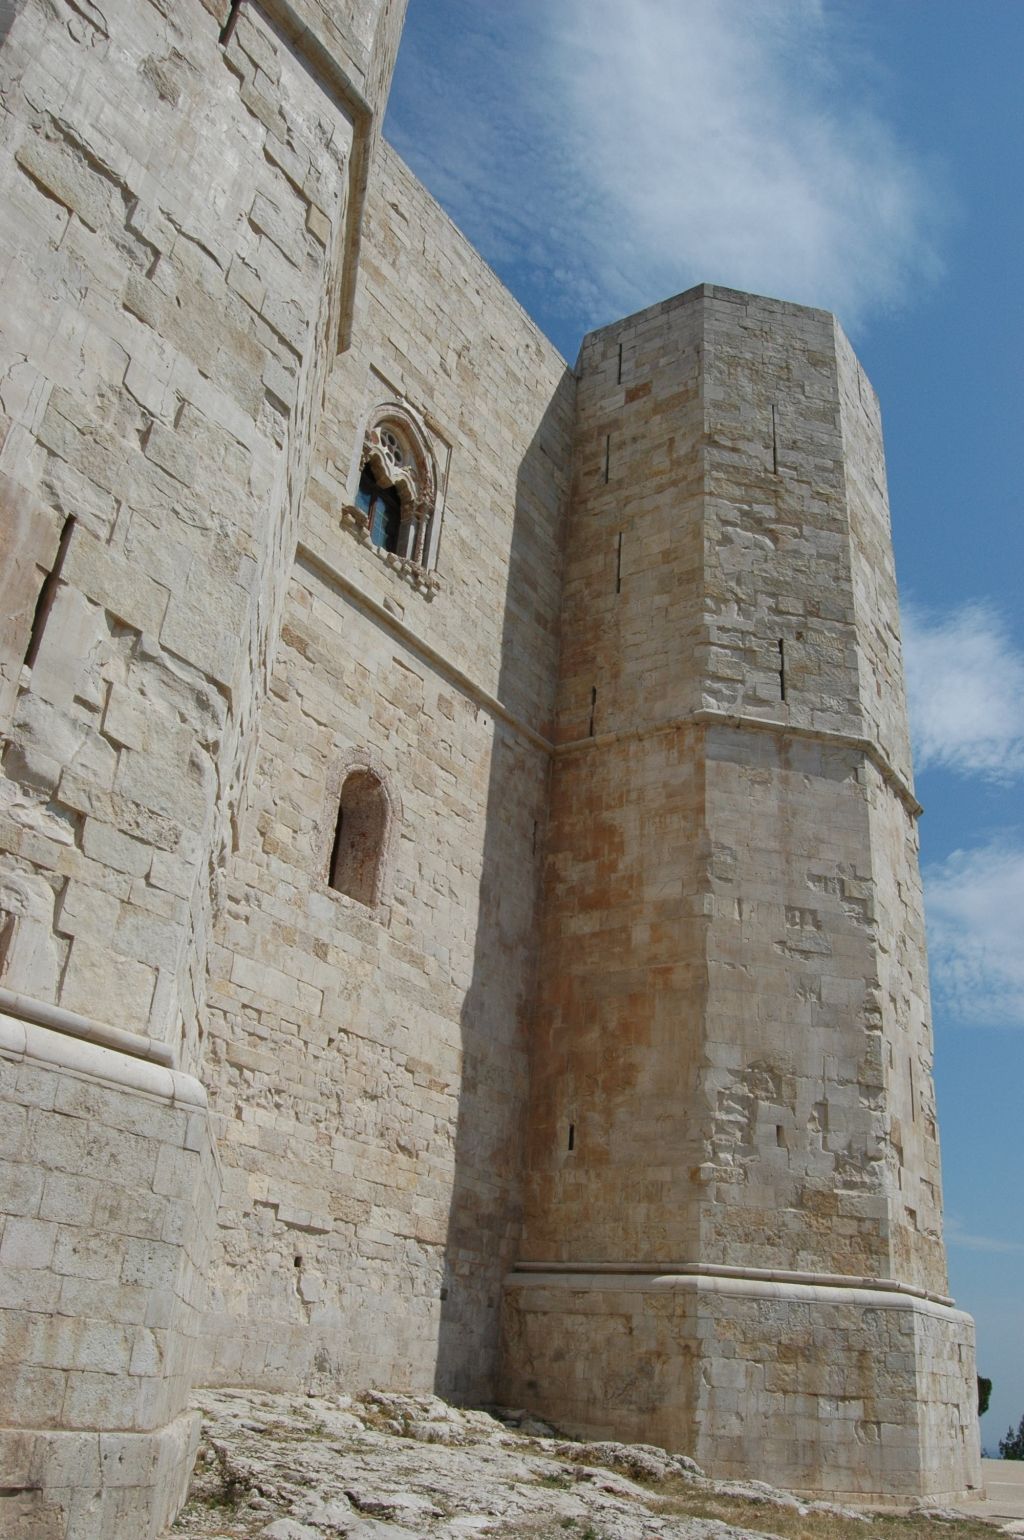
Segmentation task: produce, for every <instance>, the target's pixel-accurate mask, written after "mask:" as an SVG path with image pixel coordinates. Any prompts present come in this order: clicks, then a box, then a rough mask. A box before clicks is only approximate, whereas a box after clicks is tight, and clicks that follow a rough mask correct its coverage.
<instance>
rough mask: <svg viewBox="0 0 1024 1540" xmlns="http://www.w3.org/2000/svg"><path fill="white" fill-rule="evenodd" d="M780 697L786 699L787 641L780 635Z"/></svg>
mask: <svg viewBox="0 0 1024 1540" xmlns="http://www.w3.org/2000/svg"><path fill="white" fill-rule="evenodd" d="M779 697H780V699H781V700H785V699H786V643H785V641H784V639H783V638H782V637H781V636H780V637H779Z"/></svg>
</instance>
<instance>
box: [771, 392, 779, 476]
mask: <svg viewBox="0 0 1024 1540" xmlns="http://www.w3.org/2000/svg"><path fill="white" fill-rule="evenodd" d="M772 474H773V475H774V476H777V475H778V474H779V419H778V415H777V413H776V411H775V402H774V401H773V402H772Z"/></svg>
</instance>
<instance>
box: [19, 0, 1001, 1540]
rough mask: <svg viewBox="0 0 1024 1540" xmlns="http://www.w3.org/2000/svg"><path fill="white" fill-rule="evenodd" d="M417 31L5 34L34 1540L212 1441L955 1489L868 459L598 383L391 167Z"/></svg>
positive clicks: (29, 0)
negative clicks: (306, 1392) (221, 1426)
mask: <svg viewBox="0 0 1024 1540" xmlns="http://www.w3.org/2000/svg"><path fill="white" fill-rule="evenodd" d="M403 11H404V5H403V3H402V0H173V3H171V0H103V3H102V4H101V3H100V0H6V3H5V4H3V5H0V81H2V96H0V102H2V110H3V114H4V117H3V125H4V126H3V140H2V158H0V199H2V205H3V209H4V216H3V219H2V220H0V273H2V289H0V306H2V316H3V340H2V345H0V346H2V352H0V514H2V517H0V552H2V571H0V582H2V585H3V605H2V607H0V721H2V724H3V735H4V736H3V745H4V752H3V776H2V779H0V842H2V859H3V868H2V872H0V1107H2V1113H0V1160H2V1162H3V1166H2V1169H3V1178H2V1181H0V1214H2V1218H0V1225H2V1229H0V1270H2V1272H0V1346H2V1362H3V1366H4V1367H3V1373H2V1375H0V1470H2V1475H0V1527H2V1528H3V1532H4V1534H5V1535H8V1536H11V1537H15V1540H24V1537H28V1536H31V1537H32V1540H100V1537H102V1540H128V1537H131V1540H138V1537H140V1536H143V1535H145V1536H149V1537H153V1536H156V1535H157V1534H159V1533H160V1530H161V1528H162V1527H163V1526H164V1525H165V1524H166V1523H167V1522H168V1521H169V1520H170V1518H171V1517H172V1516H173V1514H174V1512H175V1510H176V1507H177V1505H178V1504H179V1503H180V1501H181V1498H182V1495H183V1492H184V1489H185V1485H186V1482H187V1479H188V1473H189V1469H190V1465H191V1461H192V1458H193V1454H194V1449H195V1440H196V1436H197V1416H196V1414H195V1413H194V1412H192V1411H190V1410H189V1394H190V1390H191V1387H192V1386H193V1385H196V1384H206V1385H209V1384H225V1385H231V1384H244V1385H255V1386H264V1387H268V1388H286V1389H291V1388H302V1387H313V1388H316V1389H326V1388H329V1387H345V1386H348V1387H350V1388H353V1387H365V1386H371V1385H377V1386H387V1387H392V1388H408V1389H413V1390H417V1391H424V1390H435V1389H436V1390H437V1391H438V1392H439V1393H441V1394H443V1395H446V1396H449V1397H452V1398H454V1399H457V1400H462V1401H481V1400H482V1401H489V1400H495V1399H501V1400H505V1401H506V1402H511V1403H514V1404H519V1405H529V1406H530V1407H531V1408H533V1409H534V1410H535V1411H537V1412H538V1413H540V1414H542V1415H545V1416H547V1417H549V1418H552V1419H554V1420H555V1421H556V1422H557V1423H559V1424H560V1425H562V1426H564V1427H565V1428H566V1429H567V1430H570V1431H574V1432H585V1433H587V1434H594V1435H599V1436H614V1437H619V1438H627V1439H637V1440H644V1441H648V1442H654V1443H659V1444H664V1445H666V1446H668V1447H670V1448H672V1449H676V1450H680V1451H684V1452H687V1453H690V1454H693V1455H694V1456H695V1457H696V1458H697V1459H698V1460H699V1461H700V1462H701V1463H702V1464H704V1465H705V1466H706V1467H707V1469H708V1470H709V1471H710V1472H712V1473H713V1474H716V1475H733V1474H749V1473H750V1472H751V1471H754V1470H756V1471H759V1472H763V1473H770V1475H771V1478H772V1479H773V1480H775V1481H777V1482H779V1483H781V1484H785V1485H789V1486H791V1487H793V1488H795V1489H798V1490H802V1491H806V1492H828V1493H841V1494H844V1495H846V1496H850V1497H853V1498H858V1497H859V1498H862V1499H878V1500H887V1499H900V1498H903V1499H907V1498H910V1497H912V1496H915V1495H926V1496H929V1497H931V1498H934V1499H943V1498H949V1497H954V1496H955V1495H956V1494H958V1493H961V1492H963V1491H964V1490H965V1489H966V1488H967V1487H969V1486H971V1485H976V1484H977V1483H978V1438H977V1425H976V1420H975V1414H974V1394H975V1381H974V1360H973V1328H972V1324H971V1322H970V1320H969V1318H968V1317H966V1316H965V1315H963V1314H961V1313H959V1312H958V1311H956V1310H955V1308H954V1307H953V1303H952V1301H951V1300H950V1299H948V1298H947V1297H946V1288H947V1285H946V1273H945V1257H944V1250H943V1244H942V1234H941V1192H940V1185H939V1156H938V1143H937V1131H936V1123H935V1108H934V1101H933V1094H932V1082H931V1073H930V1054H931V1047H930V1025H929V1016H928V989H927V973H926V963H925V953H924V935H923V923H922V910H921V892H920V881H919V875H918V862H917V840H916V832H915V820H916V816H917V814H918V812H919V808H918V805H917V803H916V802H915V799H914V793H913V787H912V779H911V768H910V757H909V747H908V739H907V728H906V720H905V710H904V698H903V686H902V673H901V663H900V648H899V627H898V611H897V599H896V589H895V582H894V574H893V565H892V555H891V547H890V539H889V525H888V510H887V503H886V492H885V476H884V464H883V457H882V447H881V433H880V425H879V416H878V408H877V403H876V400H875V397H874V394H873V392H872V390H871V387H870V385H869V384H868V382H867V380H866V378H865V376H864V374H863V372H862V371H861V369H860V367H859V365H858V363H857V361H856V359H855V357H854V356H853V353H852V351H851V349H850V347H849V345H848V343H847V341H846V339H845V338H844V336H843V334H842V332H841V330H840V329H839V327H838V326H837V324H836V323H835V321H834V320H833V318H832V317H831V316H829V315H827V314H825V313H823V312H821V311H816V310H807V309H802V308H799V307H797V306H795V305H790V304H784V303H780V302H777V301H773V300H767V299H761V298H756V297H753V296H751V295H747V294H740V293H737V292H734V291H731V290H725V289H720V288H715V287H711V286H701V287H698V288H695V289H692V290H690V291H689V292H688V293H686V294H682V295H680V296H678V297H676V298H674V299H671V300H668V301H666V302H665V303H664V304H660V305H656V306H654V307H653V308H651V309H649V310H646V311H644V312H643V313H641V314H639V315H635V316H632V317H630V318H628V319H625V320H623V321H621V322H618V323H616V324H615V325H613V326H609V327H607V328H605V329H603V330H602V331H599V332H597V333H595V334H593V335H591V336H589V337H587V338H586V339H585V341H584V343H583V347H582V351H581V353H580V358H579V362H578V365H577V367H576V369H575V370H574V369H570V368H568V367H567V366H566V364H565V362H564V361H563V360H562V359H561V358H560V357H559V356H558V354H557V353H556V352H555V350H554V349H553V348H552V347H551V346H550V344H549V343H548V342H547V341H546V340H545V339H544V337H543V336H541V335H540V334H539V333H538V331H537V329H536V327H535V326H534V325H533V324H532V323H531V321H530V320H529V318H528V317H527V316H526V315H525V314H524V313H523V312H522V310H521V309H520V307H519V306H518V305H517V304H516V302H515V301H514V300H513V299H512V298H511V296H510V295H509V294H508V293H507V292H506V291H505V290H504V289H503V287H502V286H501V284H500V283H499V282H498V280H497V279H496V277H495V276H494V274H493V273H492V272H490V270H489V269H488V268H487V267H486V266H485V264H484V263H483V262H482V260H481V259H480V257H479V256H478V255H477V254H476V253H475V252H474V251H473V250H472V249H471V248H470V247H469V246H468V245H467V243H466V242H465V241H464V239H463V238H462V237H461V236H460V234H459V233H458V231H457V230H455V229H454V228H453V226H452V225H451V223H450V222H449V220H448V219H447V217H446V216H445V215H444V214H443V213H442V211H441V210H440V209H439V208H438V206H437V205H436V204H435V203H434V202H433V201H432V199H431V198H430V197H429V196H428V194H427V193H426V192H425V191H424V189H423V188H422V187H421V186H420V185H419V184H418V183H417V182H416V181H415V179H414V178H413V177H412V176H411V175H410V174H409V172H408V171H407V169H406V168H405V167H404V166H403V165H402V164H401V162H400V161H399V160H398V159H397V157H396V156H395V155H394V154H393V153H392V152H391V151H390V150H389V149H388V147H387V145H386V144H385V143H383V142H382V141H381V139H380V133H379V125H380V120H381V116H382V112H383V107H384V103H385V100H386V95H387V88H388V82H389V79H390V74H391V69H392V65H393V61H394V56H395V52H396V49H397V46H398V40H399V36H400V32H401V26H402V21H403Z"/></svg>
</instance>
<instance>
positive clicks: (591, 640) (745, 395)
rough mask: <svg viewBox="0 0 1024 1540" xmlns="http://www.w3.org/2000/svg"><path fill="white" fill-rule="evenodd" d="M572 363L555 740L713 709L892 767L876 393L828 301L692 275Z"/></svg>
mask: <svg viewBox="0 0 1024 1540" xmlns="http://www.w3.org/2000/svg"><path fill="white" fill-rule="evenodd" d="M578 368H579V375H580V384H579V415H578V461H577V488H576V498H575V503H574V506H575V508H576V509H577V510H579V509H581V508H585V509H586V514H585V522H584V520H583V518H582V517H578V518H577V521H576V524H575V527H574V528H572V529H571V531H570V537H569V538H570V548H571V558H570V563H569V576H568V582H567V589H566V611H565V634H566V637H567V642H566V651H565V658H564V667H563V684H562V693H561V700H560V705H561V717H560V728H559V735H560V738H561V740H562V741H563V742H564V741H571V740H573V739H575V738H578V737H580V736H584V735H586V734H589V732H590V731H591V727H592V728H593V731H594V732H597V733H600V732H608V731H620V730H623V729H626V728H631V729H633V728H640V729H643V728H649V727H652V726H654V725H656V724H657V723H658V722H664V721H666V720H670V719H673V718H677V717H682V716H689V715H692V714H693V713H701V712H710V713H714V714H719V715H724V716H729V717H732V716H741V717H748V718H755V719H762V720H765V721H772V722H776V723H781V724H784V725H785V726H787V727H789V728H791V729H795V730H797V731H800V730H804V731H812V732H814V731H827V732H830V733H836V734H840V735H843V736H847V737H850V738H856V739H870V740H871V742H872V744H873V746H874V748H875V750H876V751H877V753H878V755H879V756H880V758H881V759H883V760H884V761H885V763H886V765H887V766H891V768H892V770H893V771H895V773H896V774H897V775H898V776H899V777H900V779H901V780H902V781H903V782H905V783H909V777H910V758H909V746H908V737H907V725H906V716H905V711H904V709H903V697H902V684H901V680H900V675H899V667H900V665H899V642H898V636H899V629H898V618H897V601H896V588H895V578H894V574H893V565H892V553H891V545H890V537H889V517H888V505H887V499H886V490H885V470H884V462H883V458H882V451H881V431H880V422H879V414H878V405H877V401H876V398H875V395H874V392H873V391H872V389H871V386H870V385H869V384H868V382H867V379H866V377H865V375H864V373H863V371H862V369H861V368H860V365H859V364H858V362H857V360H856V358H855V357H854V354H853V352H852V349H851V348H850V346H849V343H848V342H847V340H846V338H845V337H844V335H843V333H842V331H841V329H840V328H839V326H838V325H837V323H836V321H835V319H834V317H833V316H831V315H829V314H828V313H826V312H824V311H818V310H808V309H805V308H803V307H800V306H796V305H789V304H785V303H784V302H782V301H779V300H771V299H763V298H760V297H758V296H755V295H749V294H741V293H738V292H736V291H734V290H730V289H721V288H715V287H713V286H710V285H701V286H699V287H697V288H695V289H691V290H689V291H687V293H685V294H682V295H679V296H677V297H676V298H674V299H671V300H667V301H665V302H664V303H663V304H660V305H655V306H652V307H651V308H650V309H649V310H645V311H642V312H641V313H640V314H639V315H635V316H632V317H629V318H628V319H627V320H625V321H622V322H618V323H616V324H615V325H613V326H610V327H607V328H605V329H604V330H602V331H599V332H595V333H593V334H592V335H591V336H589V337H587V338H586V340H585V341H584V344H583V347H582V350H581V353H580V358H579V364H578ZM666 648H667V649H668V652H667V655H666V653H665V649H666ZM595 690H596V695H595V694H594V691H595ZM592 719H593V721H592Z"/></svg>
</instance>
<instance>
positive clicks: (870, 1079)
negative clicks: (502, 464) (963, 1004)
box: [504, 286, 979, 1499]
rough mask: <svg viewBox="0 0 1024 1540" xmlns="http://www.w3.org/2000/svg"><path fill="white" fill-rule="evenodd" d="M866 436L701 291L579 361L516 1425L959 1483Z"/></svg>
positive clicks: (968, 1401) (906, 795) (948, 1319)
mask: <svg viewBox="0 0 1024 1540" xmlns="http://www.w3.org/2000/svg"><path fill="white" fill-rule="evenodd" d="M919 811H920V809H919V807H918V804H917V802H916V800H915V798H914V793H913V787H912V780H911V768H910V752H909V742H908V734H907V724H906V711H905V704H904V691H903V679H902V667H901V660H900V644H899V617H898V606H897V596H896V585H895V577H894V571H893V560H892V549H891V542H890V534H889V515H888V506H887V498H886V490H885V470H884V459H883V452H882V441H881V429H880V422H879V415H878V407H877V402H876V399H875V396H874V393H873V391H872V389H871V387H870V385H869V384H868V382H867V379H866V378H865V376H864V374H863V371H862V370H861V368H860V366H859V364H858V362H857V360H856V358H855V357H854V355H853V352H852V350H851V348H850V346H849V344H848V342H847V340H846V338H845V337H844V335H843V333H842V332H841V330H840V329H839V327H838V325H837V324H836V322H835V320H834V319H833V317H832V316H831V315H828V314H826V313H824V312H822V311H817V310H808V309H802V308H799V307H797V306H794V305H788V304H783V303H780V302H776V301H772V300H765V299H760V298H756V297H753V296H750V295H746V294H739V293H736V292H734V291H731V290H725V289H719V288H712V287H708V286H702V287H699V288H697V289H693V290H691V291H689V292H688V293H686V294H683V295H681V296H679V297H678V298H676V299H673V300H669V301H667V302H666V303H664V304H661V305H657V306H655V307H653V308H652V309H650V310H647V311H644V312H642V313H641V314H639V315H636V316H634V317H631V318H630V319H628V320H627V321H624V322H622V323H620V324H618V325H615V326H612V327H609V328H607V329H605V330H603V331H601V332H597V333H595V334H593V335H591V336H590V337H588V338H587V339H586V341H585V342H584V345H583V349H582V353H581V357H580V364H579V401H578V419H577V472H576V486H575V495H574V499H573V505H572V509H571V513H570V522H569V532H568V554H567V568H566V588H565V600H564V610H563V649H562V664H561V681H560V697H559V718H558V731H557V749H556V756H555V769H554V774H553V786H552V800H551V813H550V822H549V829H548V846H547V874H546V900H545V904H546V910H545V916H546V917H545V923H544V926H543V934H544V943H543V955H542V961H541V974H540V989H539V1002H538V1008H537V1015H536V1022H535V1030H534V1042H533V1060H532V1088H531V1106H532V1124H531V1130H530V1138H529V1152H528V1177H527V1197H526V1221H525V1227H524V1236H523V1243H522V1250H521V1261H520V1264H519V1266H518V1268H517V1271H516V1272H515V1274H514V1275H513V1276H512V1277H511V1278H510V1280H509V1284H508V1289H507V1297H506V1312H505V1334H506V1340H505V1364H506V1382H505V1387H504V1393H505V1394H506V1396H508V1397H509V1398H511V1399H512V1400H513V1401H516V1402H526V1403H528V1404H530V1405H531V1406H533V1407H536V1408H537V1409H538V1410H540V1411H541V1412H542V1413H543V1414H545V1415H547V1416H550V1417H552V1418H553V1419H555V1420H556V1421H557V1422H558V1423H560V1424H561V1425H562V1426H565V1427H567V1428H570V1429H574V1430H577V1431H579V1432H581V1433H586V1434H588V1435H593V1436H605V1437H607V1436H615V1437H619V1438H627V1439H639V1440H644V1441H653V1442H656V1443H659V1444H664V1445H666V1446H667V1447H669V1448H672V1449H676V1450H682V1451H685V1452H688V1453H692V1454H693V1455H695V1456H696V1458H697V1459H698V1460H699V1461H700V1462H701V1463H702V1464H703V1465H704V1466H705V1467H706V1468H707V1469H708V1470H709V1471H710V1472H712V1473H714V1474H715V1475H719V1476H729V1475H741V1474H746V1475H749V1474H750V1472H751V1471H752V1470H755V1469H763V1470H770V1471H771V1472H772V1479H773V1480H774V1481H777V1482H779V1483H780V1484H783V1485H786V1486H791V1487H794V1488H796V1489H799V1490H804V1491H828V1492H830V1493H847V1494H850V1495H851V1496H857V1497H859V1498H868V1497H870V1498H879V1499H884V1498H892V1497H901V1496H911V1495H923V1494H928V1495H929V1496H931V1497H934V1498H939V1497H942V1496H946V1497H948V1496H953V1495H954V1494H957V1493H962V1492H963V1491H964V1490H965V1489H966V1488H968V1487H969V1486H973V1485H977V1483H978V1480H979V1465H978V1433H977V1421H976V1417H975V1413H974V1396H975V1379H974V1352H973V1325H972V1322H971V1321H970V1319H969V1317H967V1316H965V1315H963V1314H962V1313H960V1312H958V1311H956V1310H955V1309H954V1308H953V1305H952V1301H951V1300H950V1299H949V1298H948V1297H947V1293H946V1290H947V1282H946V1268H945V1253H944V1248H943V1242H942V1233H941V1192H940V1183H939V1150H938V1141H937V1130H936V1120H935V1105H934V1097H933V1090H932V1079H931V1032H930V1025H929V1006H928V980H927V965H926V959H925V945H924V925H923V914H922V905H921V888H920V878H919V873H918V847H917V834H916V818H917V815H918V813H919Z"/></svg>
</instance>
